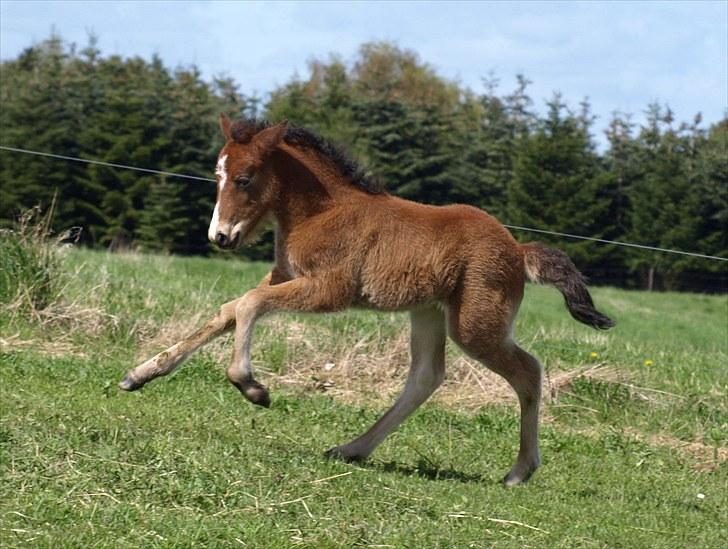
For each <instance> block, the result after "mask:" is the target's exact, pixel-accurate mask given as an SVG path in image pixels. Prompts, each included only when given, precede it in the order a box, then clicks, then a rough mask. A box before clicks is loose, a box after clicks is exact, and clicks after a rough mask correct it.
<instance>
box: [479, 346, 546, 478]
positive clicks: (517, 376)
mask: <svg viewBox="0 0 728 549" xmlns="http://www.w3.org/2000/svg"><path fill="white" fill-rule="evenodd" d="M483 360H484V362H485V364H486V365H487V366H488V367H489V368H490V369H491V370H493V371H494V372H496V373H498V374H500V375H502V376H503V377H504V378H505V379H506V381H508V383H510V385H511V387H513V389H514V390H515V391H516V394H517V395H518V401H519V403H520V405H521V434H520V448H519V450H518V459H517V460H516V463H515V465H513V467H512V468H511V470H510V472H509V473H508V474H507V475H506V476H505V478H504V479H503V482H504V483H505V484H506V485H507V486H512V485H514V484H518V483H519V482H525V481H527V480H528V479H529V478H530V477H531V475H532V474H533V473H534V471H535V470H536V469H537V468H538V466H539V465H540V464H541V455H540V453H539V449H538V411H539V406H540V403H541V372H542V369H543V368H542V366H541V363H540V362H539V361H538V360H537V359H536V358H535V357H534V356H532V355H530V354H528V353H527V352H526V351H524V350H523V349H521V348H520V347H519V346H518V345H516V344H515V343H514V342H513V341H510V340H507V341H505V342H504V343H503V344H502V345H501V346H499V347H497V348H495V349H492V350H490V351H489V352H488V353H487V354H486V355H485V357H484V359H483Z"/></svg>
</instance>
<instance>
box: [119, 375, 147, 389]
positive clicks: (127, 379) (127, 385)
mask: <svg viewBox="0 0 728 549" xmlns="http://www.w3.org/2000/svg"><path fill="white" fill-rule="evenodd" d="M142 387H144V384H143V383H139V382H138V381H134V380H133V379H132V377H131V376H130V375H129V374H126V375H125V376H124V379H122V380H121V381H120V382H119V389H121V390H122V391H136V390H137V389H141V388H142Z"/></svg>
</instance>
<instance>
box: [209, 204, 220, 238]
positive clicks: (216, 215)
mask: <svg viewBox="0 0 728 549" xmlns="http://www.w3.org/2000/svg"><path fill="white" fill-rule="evenodd" d="M219 223H220V205H219V204H215V209H214V210H213V212H212V221H210V228H209V229H208V230H207V238H209V239H210V241H212V242H214V241H215V236H217V226H218V224H219Z"/></svg>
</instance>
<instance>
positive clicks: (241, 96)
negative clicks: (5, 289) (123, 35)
mask: <svg viewBox="0 0 728 549" xmlns="http://www.w3.org/2000/svg"><path fill="white" fill-rule="evenodd" d="M309 69H310V70H309V74H308V75H307V76H306V77H305V78H301V77H299V76H296V75H294V76H292V77H291V78H290V80H289V81H288V82H287V83H285V84H284V85H282V86H280V87H278V88H277V89H275V90H274V91H273V92H272V93H271V94H270V95H269V96H268V97H266V98H265V99H261V98H259V97H256V96H254V95H249V94H247V93H246V91H245V90H242V89H241V87H240V86H239V84H237V83H236V82H235V81H234V80H233V79H232V78H228V77H218V78H214V79H212V80H211V81H207V80H205V79H204V78H203V77H202V75H201V73H200V71H199V70H198V69H197V68H196V67H194V66H188V67H183V68H176V69H171V68H169V67H166V66H165V65H164V64H163V63H162V61H161V60H160V59H159V58H156V57H154V58H152V59H149V60H147V59H142V58H138V57H135V58H122V57H119V56H113V55H112V56H104V55H102V54H101V52H100V51H99V50H98V49H97V47H96V41H95V40H94V39H93V38H91V39H90V40H89V43H88V44H87V45H86V46H85V47H83V48H78V47H76V46H75V45H73V44H67V43H65V42H64V41H63V40H62V39H60V38H59V37H56V36H52V37H51V38H49V39H48V40H46V41H44V42H42V43H39V44H37V45H34V46H32V47H29V48H27V49H26V50H25V51H24V52H22V53H21V54H20V55H19V56H18V57H17V58H16V59H11V60H6V61H4V62H2V64H1V65H0V106H1V107H0V129H1V131H2V134H1V136H0V144H2V145H4V146H7V147H17V148H24V149H31V150H36V151H43V152H49V153H55V154H61V155H67V156H74V157H80V158H87V159H95V160H101V161H104V162H112V163H118V164H128V165H133V166H141V167H147V168H155V169H159V170H164V171H170V172H176V173H183V174H188V175H195V176H200V177H213V169H214V166H215V158H216V154H217V151H218V150H219V148H220V146H221V145H222V141H221V137H220V135H219V131H218V129H217V117H218V114H219V113H220V112H225V113H228V114H229V115H230V116H233V117H242V116H244V117H265V118H268V119H270V120H273V121H278V120H281V119H284V118H285V119H288V120H289V122H290V123H292V124H294V125H300V126H305V127H308V128H310V129H312V130H314V131H316V132H318V133H320V134H322V135H323V136H324V137H326V138H328V139H330V140H331V141H333V142H335V143H338V144H341V145H342V146H343V147H344V148H345V149H347V150H348V151H349V152H350V153H351V155H352V156H353V157H355V158H356V159H357V160H358V161H359V162H360V163H361V164H362V165H363V166H364V167H365V168H366V170H368V171H369V172H371V173H372V174H374V175H376V176H377V177H378V178H379V179H380V180H381V182H382V183H383V185H384V187H385V188H386V189H387V190H388V191H389V192H391V193H393V194H396V195H399V196H402V197H405V198H408V199H412V200H417V201H420V202H425V203H430V204H449V203H455V202H461V203H467V204H472V205H475V206H478V207H480V208H483V209H485V210H487V211H488V212H490V213H492V214H493V215H495V216H496V217H498V218H499V219H500V220H501V221H502V222H503V223H507V224H511V225H519V226H526V227H535V228H541V229H547V230H552V231H558V232H564V233H573V234H579V235H586V236H592V237H597V238H604V239H610V240H621V241H625V242H633V243H639V244H644V245H649V246H658V247H663V248H672V249H678V250H686V251H692V252H698V253H702V254H708V255H714V256H722V257H728V152H727V148H726V147H727V144H728V118H725V117H724V119H723V120H721V121H720V122H718V123H716V124H713V125H711V126H709V127H708V126H706V125H705V124H704V123H703V122H702V120H701V117H700V115H699V114H696V115H695V117H694V118H693V119H692V120H689V121H687V122H681V121H678V120H676V119H675V116H674V114H673V112H672V111H671V110H670V109H669V107H667V106H663V105H659V104H649V105H646V106H645V113H644V114H645V116H640V118H641V119H644V122H642V123H640V124H637V123H635V122H633V116H632V115H630V114H627V113H617V112H615V113H614V114H613V115H612V117H611V119H610V120H607V121H600V122H599V124H600V127H597V123H596V122H597V121H596V120H595V117H594V116H593V115H592V113H591V111H590V106H589V103H588V101H587V100H584V101H583V102H582V103H580V104H579V105H577V106H573V105H567V104H565V102H564V101H563V99H562V97H561V96H560V95H559V94H558V93H555V94H554V95H553V96H552V97H551V98H549V99H548V100H547V101H546V109H545V110H543V109H538V108H537V106H536V104H535V101H536V100H535V99H533V98H531V97H530V96H529V91H528V86H529V81H528V79H527V77H526V76H525V75H517V76H516V77H515V79H514V81H513V83H512V84H511V85H510V87H509V89H507V90H505V91H504V90H502V87H501V85H500V83H499V81H498V80H497V79H496V78H495V77H493V76H492V75H490V76H485V77H484V78H483V86H482V89H481V90H470V89H467V88H464V87H463V86H461V85H460V84H458V83H457V82H453V81H449V80H447V79H444V78H442V77H441V76H439V75H438V74H437V73H436V71H435V70H434V69H433V68H432V67H431V66H429V65H428V64H427V63H425V62H423V61H422V60H420V59H419V58H418V56H417V55H416V53H414V52H412V51H409V50H405V49H401V48H399V47H397V46H396V45H393V44H389V43H368V44H364V45H362V46H361V48H360V49H359V52H358V55H357V56H356V59H355V60H354V61H352V62H345V61H343V60H342V59H340V58H338V57H337V56H335V55H332V56H331V57H330V58H328V59H324V60H313V61H311V62H310V66H309ZM538 101H539V102H540V101H543V99H538ZM539 110H541V111H543V112H542V114H539V112H538V111H539ZM639 114H642V113H639ZM602 131H604V132H606V139H607V142H608V145H607V147H606V148H605V150H603V151H600V150H599V148H598V147H597V142H596V139H595V137H596V135H597V132H602ZM214 194H215V185H214V183H208V182H204V181H193V180H186V179H178V178H170V177H164V176H159V175H154V174H145V173H140V172H135V171H129V170H122V169H115V168H109V167H103V166H98V165H88V164H82V163H76V162H68V161H61V160H56V159H50V158H42V157H36V156H30V155H22V154H18V153H13V152H8V151H1V150H0V227H10V226H12V224H13V222H14V220H15V219H16V218H17V216H18V215H19V214H20V213H21V212H23V211H24V210H27V209H28V208H31V207H33V206H36V205H40V206H41V208H48V207H49V205H50V204H51V203H52V202H53V200H54V197H55V202H56V211H55V216H54V220H53V223H54V229H55V230H56V231H57V232H59V233H60V232H61V231H63V230H65V229H68V228H70V227H81V228H82V233H81V242H82V243H83V244H85V245H88V246H92V247H99V248H108V249H112V250H123V249H129V248H133V249H140V250H151V251H157V252H168V253H175V254H211V253H216V252H214V250H212V248H211V247H210V246H209V245H208V242H207V238H206V234H207V225H208V223H209V218H210V214H211V210H212V207H213V202H214ZM514 234H515V235H516V236H517V237H518V238H519V239H520V240H524V241H525V240H536V239H537V240H541V241H544V242H547V243H550V244H554V245H557V246H558V247H560V248H562V249H564V250H565V251H566V252H567V253H568V254H569V255H570V256H571V257H572V258H573V259H574V261H575V263H576V264H577V265H578V266H579V268H581V269H582V270H583V271H584V272H585V273H586V274H587V276H588V277H589V278H590V279H591V280H592V282H596V283H602V284H612V285H619V286H622V287H632V288H645V287H647V288H654V289H666V290H698V291H725V289H726V280H727V275H728V273H727V270H726V265H728V264H727V263H726V262H721V261H715V260H712V261H711V260H707V259H701V258H695V257H688V256H681V255H673V254H665V253H659V252H650V251H644V250H634V249H629V248H623V247H617V246H614V245H605V244H598V243H594V242H588V241H579V240H571V239H565V238H557V237H549V236H547V235H541V234H531V233H527V232H522V231H514ZM242 253H243V255H245V256H247V257H250V258H255V259H262V258H266V257H269V256H270V254H271V242H270V235H269V236H268V237H267V238H266V239H264V240H263V241H262V242H261V243H260V244H259V245H257V246H255V247H252V248H248V249H246V250H244V251H243V252H242Z"/></svg>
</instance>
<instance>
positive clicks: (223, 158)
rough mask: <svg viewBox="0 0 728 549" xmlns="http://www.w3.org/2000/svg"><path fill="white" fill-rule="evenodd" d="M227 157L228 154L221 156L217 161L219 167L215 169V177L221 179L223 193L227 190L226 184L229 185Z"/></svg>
mask: <svg viewBox="0 0 728 549" xmlns="http://www.w3.org/2000/svg"><path fill="white" fill-rule="evenodd" d="M227 157H228V155H226V154H225V155H223V156H221V157H220V159H219V160H218V161H217V166H216V167H215V175H217V176H218V177H219V178H220V190H221V191H222V190H223V189H224V188H225V183H227V170H226V169H225V161H226V160H227Z"/></svg>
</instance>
